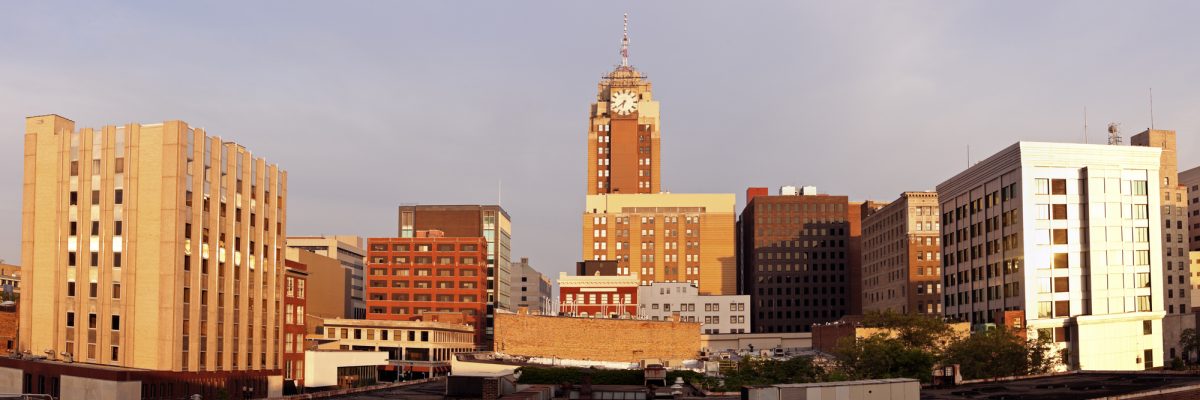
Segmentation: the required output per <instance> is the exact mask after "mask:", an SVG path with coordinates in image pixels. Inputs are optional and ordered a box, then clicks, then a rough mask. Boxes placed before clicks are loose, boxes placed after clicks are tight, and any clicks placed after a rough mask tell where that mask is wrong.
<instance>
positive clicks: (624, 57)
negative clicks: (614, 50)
mask: <svg viewBox="0 0 1200 400" xmlns="http://www.w3.org/2000/svg"><path fill="white" fill-rule="evenodd" d="M621 66H622V67H628V66H629V13H625V36H623V37H622V38H621Z"/></svg>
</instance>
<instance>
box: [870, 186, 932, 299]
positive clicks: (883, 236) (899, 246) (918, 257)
mask: <svg viewBox="0 0 1200 400" xmlns="http://www.w3.org/2000/svg"><path fill="white" fill-rule="evenodd" d="M940 216H941V212H939V211H938V201H937V193H935V192H904V193H901V194H900V198H898V199H896V200H894V201H892V202H891V203H890V204H888V205H887V206H884V207H883V208H881V209H878V210H876V211H873V212H870V211H869V212H868V213H866V217H865V218H863V221H862V244H863V250H862V257H863V258H862V270H863V285H862V286H863V290H862V292H863V293H862V301H863V311H864V312H871V311H891V312H897V313H912V314H930V315H941V314H942V251H941V247H942V246H941V243H942V238H941V234H940V233H939V232H940V228H939V225H940V221H939V217H940Z"/></svg>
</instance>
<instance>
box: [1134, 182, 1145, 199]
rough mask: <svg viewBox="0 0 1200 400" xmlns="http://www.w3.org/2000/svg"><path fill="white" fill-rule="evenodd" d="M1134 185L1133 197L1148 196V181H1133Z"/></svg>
mask: <svg viewBox="0 0 1200 400" xmlns="http://www.w3.org/2000/svg"><path fill="white" fill-rule="evenodd" d="M1132 185H1133V195H1134V196H1145V195H1146V193H1147V190H1146V188H1147V186H1146V181H1133V182H1132Z"/></svg>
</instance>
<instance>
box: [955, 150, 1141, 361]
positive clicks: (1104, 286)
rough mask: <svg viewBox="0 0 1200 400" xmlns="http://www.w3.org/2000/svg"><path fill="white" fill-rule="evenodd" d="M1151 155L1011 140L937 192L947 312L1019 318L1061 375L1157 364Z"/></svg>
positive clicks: (979, 320)
mask: <svg viewBox="0 0 1200 400" xmlns="http://www.w3.org/2000/svg"><path fill="white" fill-rule="evenodd" d="M1160 154H1161V149H1158V148H1153V147H1134V146H1108V145H1087V144H1067V143H1033V142H1019V143H1016V144H1014V145H1012V146H1009V147H1008V148H1006V149H1004V150H1002V151H1000V152H999V153H996V154H995V155H993V156H991V157H989V158H987V159H986V160H983V161H982V162H979V163H977V164H975V165H972V166H971V167H969V168H967V170H965V171H963V172H961V173H959V174H958V175H955V176H954V177H952V178H950V179H948V180H946V181H945V182H943V183H942V184H940V185H938V187H937V192H938V197H939V201H940V204H941V212H942V229H941V234H942V245H943V250H942V253H943V257H942V259H943V260H944V261H943V263H944V268H943V275H944V281H945V290H944V293H945V297H944V299H943V300H944V301H945V310H946V316H947V317H950V318H955V319H961V320H964V321H970V322H971V323H972V325H973V326H975V327H976V328H982V327H984V326H985V324H989V323H995V322H997V321H1003V320H1005V318H1003V317H1005V313H1004V312H1005V311H1010V312H1011V311H1018V312H1020V313H1023V314H1024V315H1023V318H1019V319H1017V320H1016V321H1012V320H1011V319H1010V320H1009V323H1010V325H1012V327H1014V328H1019V329H1027V332H1028V333H1029V335H1030V337H1035V336H1050V337H1053V339H1054V341H1055V343H1056V346H1057V348H1058V349H1059V351H1060V354H1062V355H1063V356H1065V357H1064V368H1065V369H1081V370H1137V369H1145V368H1152V367H1161V366H1162V365H1163V341H1162V337H1163V335H1162V329H1163V325H1162V320H1163V315H1164V314H1165V313H1164V301H1163V297H1164V296H1163V269H1162V268H1161V265H1162V262H1163V256H1162V246H1160V245H1159V243H1158V238H1159V237H1160V235H1161V226H1160V225H1159V222H1160V221H1161V218H1160V215H1159V214H1160V212H1161V211H1160V198H1159V196H1158V193H1157V191H1156V190H1154V188H1155V187H1156V185H1155V182H1158V181H1159V179H1160V177H1159V164H1160V162H1159V161H1160V160H1159V156H1160ZM1020 313H1017V314H1020ZM1010 314H1012V313H1010ZM1008 316H1009V317H1011V315H1008ZM1018 324H1019V325H1018Z"/></svg>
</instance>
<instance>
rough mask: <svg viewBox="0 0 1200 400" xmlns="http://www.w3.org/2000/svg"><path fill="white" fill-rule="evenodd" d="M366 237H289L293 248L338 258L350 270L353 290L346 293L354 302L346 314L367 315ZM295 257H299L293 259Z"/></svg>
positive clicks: (357, 316)
mask: <svg viewBox="0 0 1200 400" xmlns="http://www.w3.org/2000/svg"><path fill="white" fill-rule="evenodd" d="M364 246H365V245H364V243H363V238H361V237H359V236H353V235H321V236H292V237H289V238H287V247H288V248H289V249H292V248H294V249H300V250H306V251H311V252H313V253H316V254H317V255H320V256H325V257H328V258H332V259H335V260H337V261H338V263H339V264H341V266H342V268H345V269H346V270H347V271H350V290H349V291H346V292H338V293H342V294H344V295H345V296H346V300H345V302H346V303H347V304H349V306H350V312H349V313H348V314H346V318H366V317H367V304H366V300H365V299H366V297H365V296H366V295H365V294H364V293H365V292H364V290H363V288H364V287H365V283H364V282H363V279H364V274H365V273H364V270H363V269H364V266H365V265H366V262H367V251H366V250H364V249H365V247H364ZM293 261H295V260H293Z"/></svg>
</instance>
